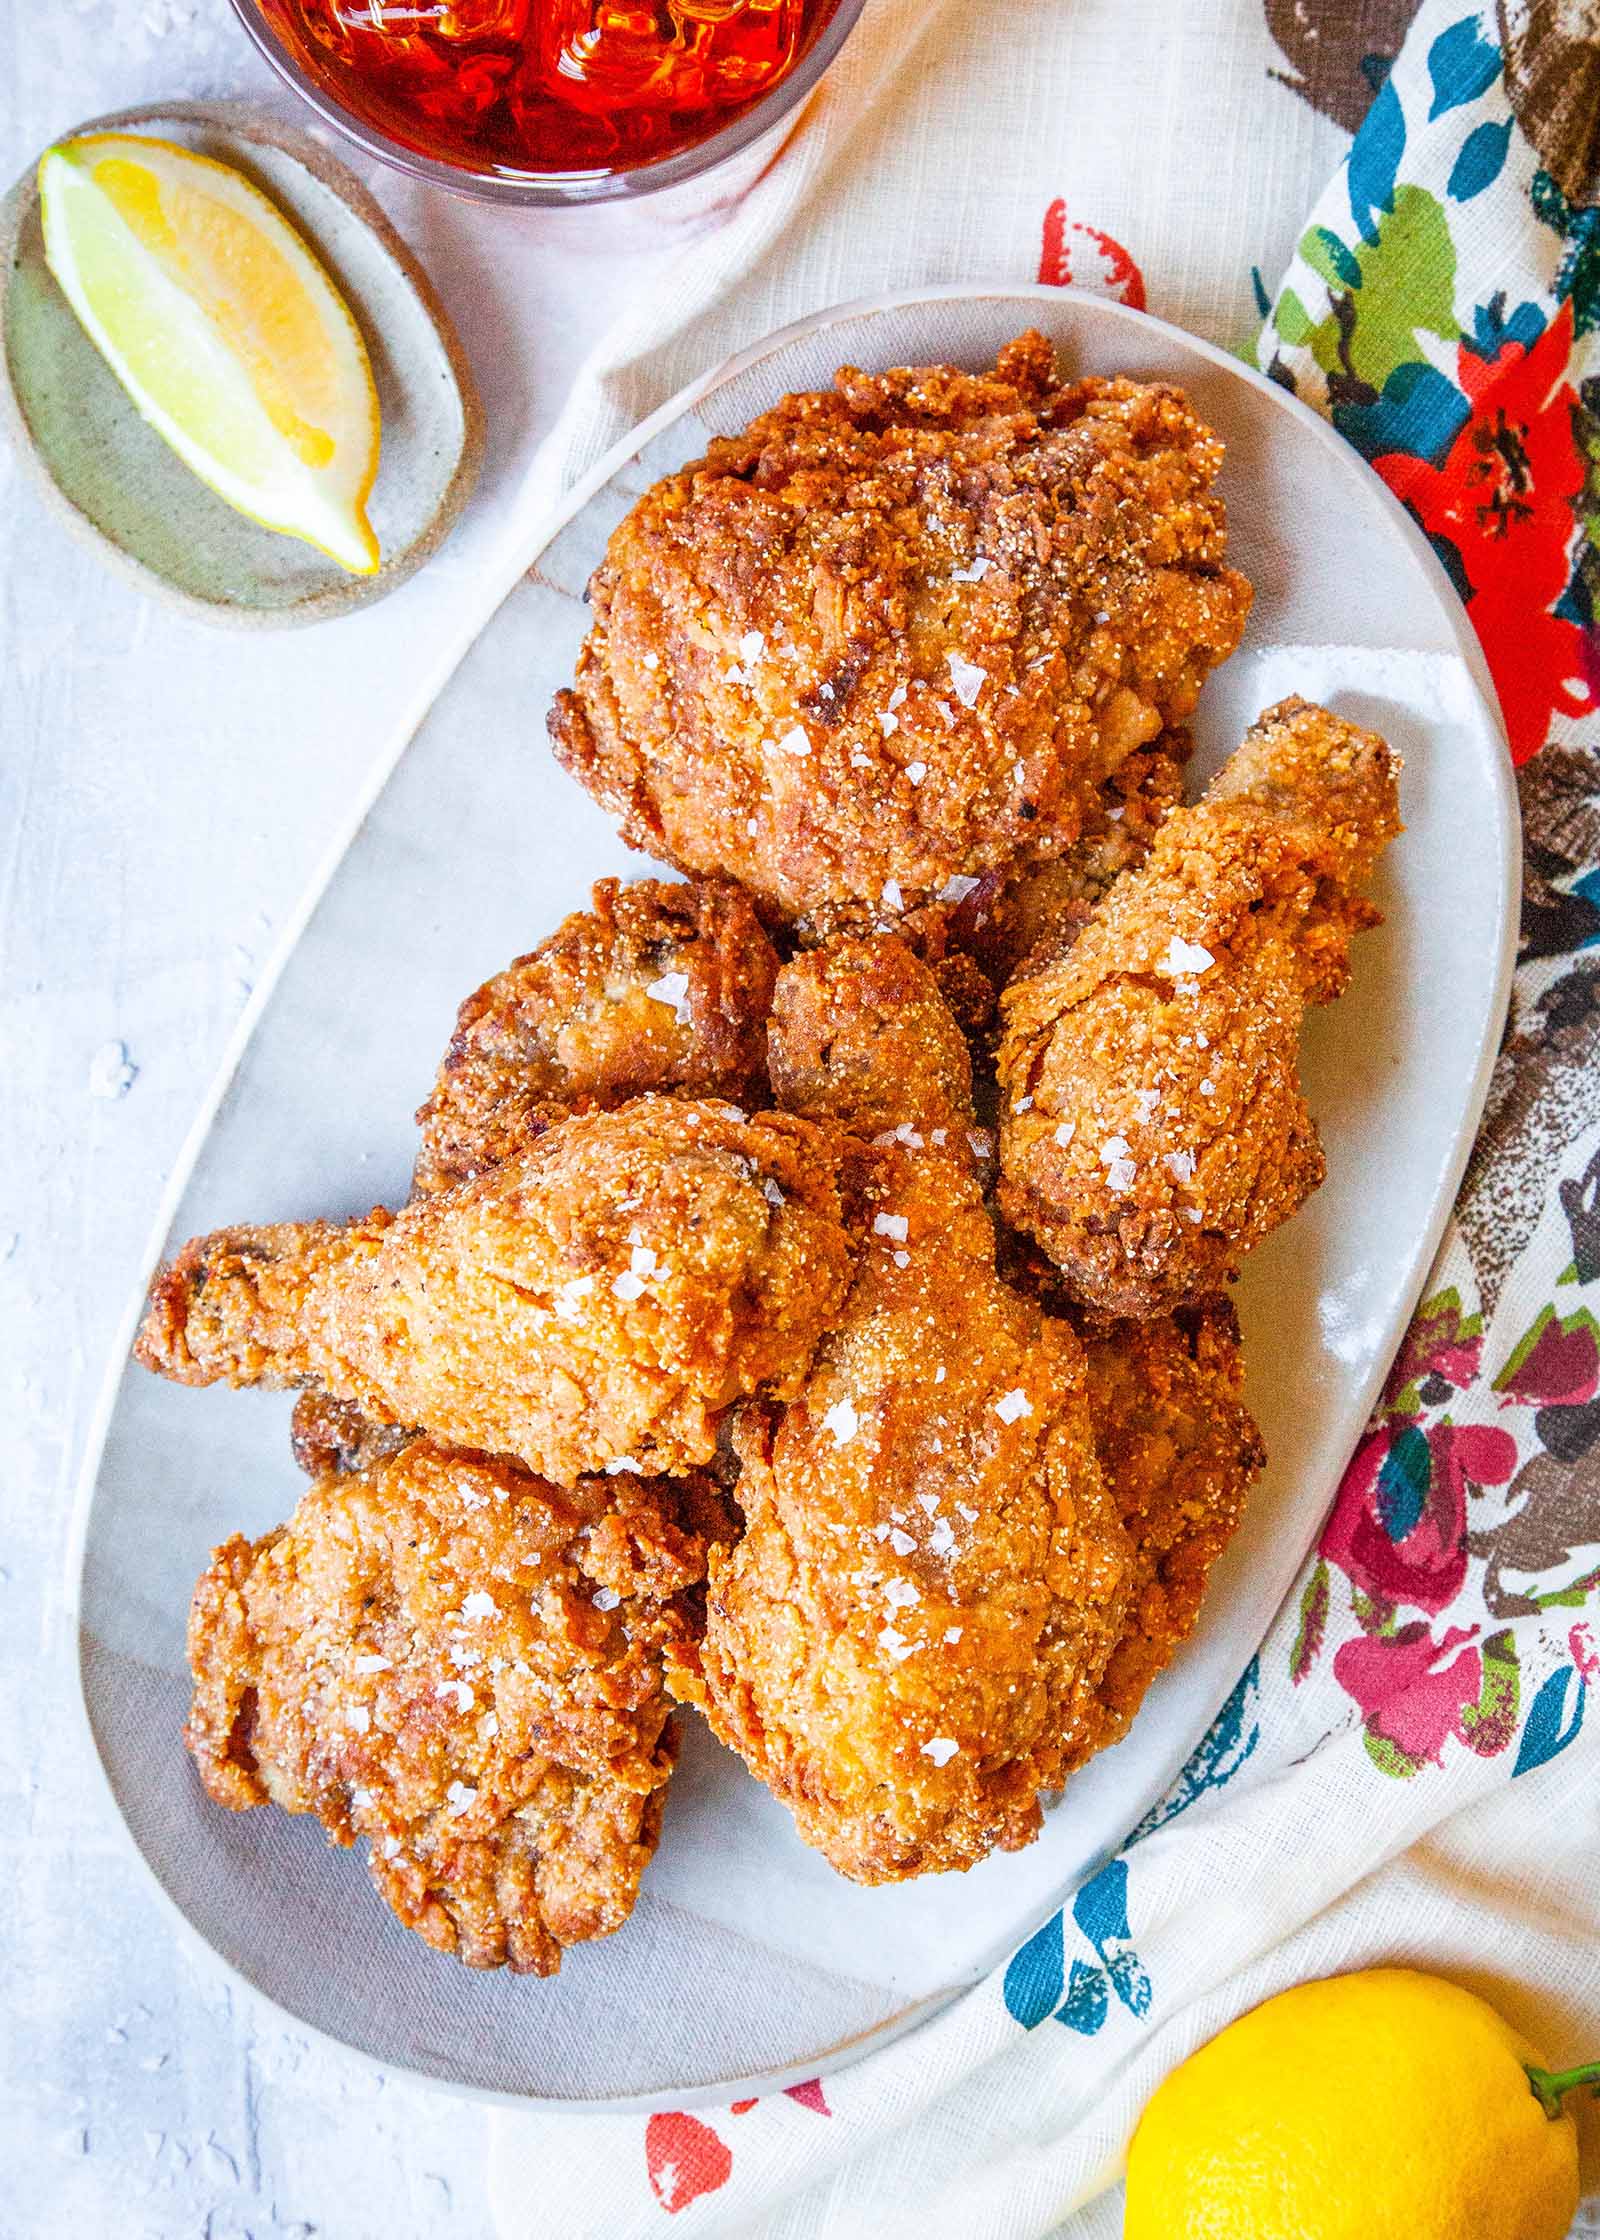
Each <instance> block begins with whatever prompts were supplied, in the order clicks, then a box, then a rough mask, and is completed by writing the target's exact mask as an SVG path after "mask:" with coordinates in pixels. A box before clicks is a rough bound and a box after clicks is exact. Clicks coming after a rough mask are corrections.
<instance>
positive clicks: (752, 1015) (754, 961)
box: [413, 879, 778, 1191]
mask: <svg viewBox="0 0 1600 2240" xmlns="http://www.w3.org/2000/svg"><path fill="white" fill-rule="evenodd" d="M777 970H778V958H777V954H776V952H775V950H774V949H773V947H772V944H771V942H770V941H769V940H768V939H767V937H766V934H765V933H764V932H763V931H762V929H761V923H760V920H759V919H758V918H757V916H756V914H755V910H754V908H753V907H752V904H751V902H750V898H749V896H748V895H746V894H744V893H742V892H741V891H740V890H739V889H738V888H737V887H734V886H730V885H729V884H728V883H727V881H725V880H704V881H691V882H690V883H689V884H688V885H685V886H679V885H675V884H669V883H668V882H666V881H665V880H661V879H640V880H636V881H634V882H632V883H630V884H627V885H624V884H623V883H622V882H621V881H620V880H617V879H602V880H601V881H600V882H599V883H598V885H597V886H596V887H595V889H594V893H593V896H592V899H591V904H590V907H589V909H587V910H577V911H574V912H573V913H572V915H571V916H570V917H568V918H564V919H563V920H562V922H561V924H560V925H559V926H557V928H556V930H555V932H554V933H553V934H551V935H550V937H549V939H548V940H546V941H542V942H540V944H539V946H538V948H537V949H535V950H533V951H532V952H531V953H530V954H529V955H527V956H525V957H518V958H517V959H516V960H515V962H514V963H512V964H510V965H509V966H507V968H506V970H505V971H504V972H500V973H497V974H496V975H495V977H494V978H493V979H492V980H489V981H486V982H485V983H484V985H483V986H482V987H481V988H479V989H478V990H477V992H476V993H475V994H473V995H470V996H468V998H467V1000H466V1002H465V1003H464V1004H463V1005H462V1006H461V1009H460V1012H459V1014H458V1016H457V1019H456V1029H455V1033H454V1035H453V1036H452V1037H451V1041H450V1047H449V1049H448V1050H447V1051H446V1053H445V1057H444V1061H443V1063H442V1065H441V1066H440V1069H439V1076H438V1079H437V1081H436V1082H435V1084H434V1089H433V1094H432V1095H431V1096H430V1097H429V1099H428V1101H427V1103H426V1104H424V1105H423V1107H422V1109H421V1110H420V1111H419V1112H418V1114H417V1120H418V1123H419V1125H420V1126H421V1129H422V1146H421V1149H420V1151H419V1152H418V1155H417V1169H416V1175H415V1178H414V1184H413V1187H414V1188H415V1189H417V1190H419V1191H432V1190H440V1189H446V1188H448V1187H450V1186H451V1185H452V1184H454V1183H457V1182H464V1181H468V1180H470V1179H471V1178H472V1177H473V1176H474V1175H478V1174H482V1173H483V1172H484V1171H485V1170H486V1169H487V1168H489V1167H491V1166H493V1165H495V1164H496V1163H497V1162H498V1161H499V1160H500V1159H502V1158H504V1157H505V1156H506V1154H507V1153H508V1152H510V1151H512V1150H514V1149H516V1147H517V1146H518V1145H519V1144H520V1143H523V1142H526V1141H527V1140H528V1139H529V1138H530V1137H531V1136H533V1135H537V1134H539V1133H540V1132H541V1131H542V1130H543V1129H545V1128H547V1127H549V1126H551V1125H552V1124H553V1123H554V1122H555V1121H557V1120H559V1119H562V1118H564V1117H565V1116H566V1114H567V1113H569V1112H582V1111H589V1110H592V1109H594V1108H596V1107H605V1108H610V1107H613V1106H616V1105H619V1104H625V1103H626V1102H627V1101H628V1100H629V1098H631V1097H636V1096H639V1095H642V1094H644V1093H645V1092H647V1091H652V1090H660V1091H663V1092H668V1093H671V1094H673V1095H676V1096H687V1097H722V1098H726V1099H727V1100H728V1101H729V1102H730V1103H733V1104H740V1105H745V1106H748V1107H749V1108H750V1109H752V1110H755V1109H758V1108H759V1107H761V1106H763V1105H765V1104H766V1103H767V1102H768V1098H767V1094H766V1020H767V1013H768V1011H769V1010H770V1008H771V1005H772V983H773V980H774V978H775V976H776V974H777Z"/></svg>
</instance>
